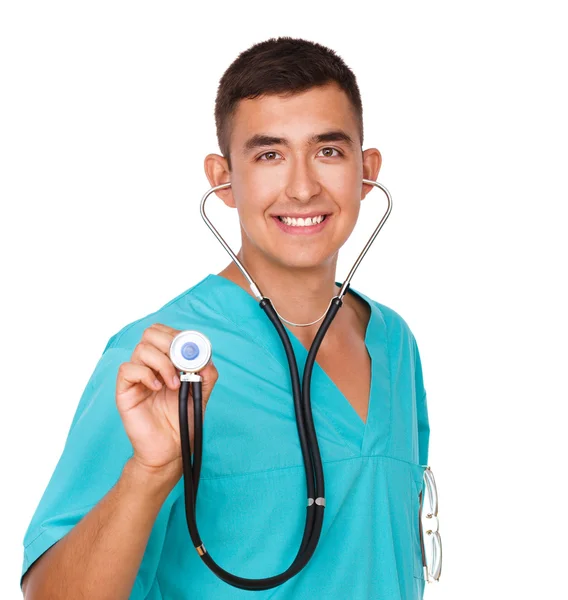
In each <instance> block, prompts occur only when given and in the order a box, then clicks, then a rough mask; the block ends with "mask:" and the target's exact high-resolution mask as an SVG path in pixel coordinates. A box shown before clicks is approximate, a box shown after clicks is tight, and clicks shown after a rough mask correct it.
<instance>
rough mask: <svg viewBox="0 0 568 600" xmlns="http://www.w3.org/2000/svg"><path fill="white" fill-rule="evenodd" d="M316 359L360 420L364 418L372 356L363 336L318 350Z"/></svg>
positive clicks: (367, 402) (365, 419) (367, 404)
mask: <svg viewBox="0 0 568 600" xmlns="http://www.w3.org/2000/svg"><path fill="white" fill-rule="evenodd" d="M316 362H317V363H318V365H319V366H320V367H321V368H322V369H323V370H324V371H325V373H326V375H327V376H328V377H329V378H330V379H331V380H332V381H333V383H334V384H335V385H336V386H337V387H338V388H339V391H340V392H341V393H342V394H343V396H344V397H345V399H346V400H347V401H348V402H349V404H350V405H351V406H352V408H353V409H354V410H355V412H356V413H357V415H359V417H360V418H361V420H362V421H363V423H366V421H367V412H368V409H369V395H370V388H371V359H370V357H369V353H368V351H367V347H366V345H365V343H364V341H363V340H354V341H352V342H351V343H349V344H347V345H341V346H340V347H339V348H337V347H336V348H335V349H331V350H328V351H321V348H320V351H318V354H317V357H316Z"/></svg>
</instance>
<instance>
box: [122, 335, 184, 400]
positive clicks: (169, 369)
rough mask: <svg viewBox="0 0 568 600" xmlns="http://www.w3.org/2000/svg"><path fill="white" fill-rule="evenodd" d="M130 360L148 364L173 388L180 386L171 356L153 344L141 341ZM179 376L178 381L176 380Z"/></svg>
mask: <svg viewBox="0 0 568 600" xmlns="http://www.w3.org/2000/svg"><path fill="white" fill-rule="evenodd" d="M130 362H132V363H135V364H140V365H147V366H148V367H150V368H151V369H152V370H153V371H154V374H155V375H156V374H160V375H161V376H162V379H163V380H164V383H165V384H166V385H167V386H168V387H169V388H170V389H172V390H177V388H178V387H179V376H178V371H177V369H176V368H175V367H174V365H173V364H172V361H171V360H170V358H169V356H166V355H165V354H164V353H163V352H162V351H161V350H160V349H158V348H156V346H154V345H152V344H148V343H146V342H140V343H139V344H138V345H137V346H136V348H134V352H133V353H132V356H131V358H130ZM174 377H178V382H175V381H174Z"/></svg>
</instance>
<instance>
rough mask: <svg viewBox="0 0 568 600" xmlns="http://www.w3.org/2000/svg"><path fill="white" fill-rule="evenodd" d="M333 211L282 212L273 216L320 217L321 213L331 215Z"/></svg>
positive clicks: (294, 217)
mask: <svg viewBox="0 0 568 600" xmlns="http://www.w3.org/2000/svg"><path fill="white" fill-rule="evenodd" d="M329 214H331V213H327V212H325V211H321V212H311V213H305V214H301V213H280V214H277V215H272V216H273V217H290V218H292V219H309V218H310V217H319V216H320V215H329Z"/></svg>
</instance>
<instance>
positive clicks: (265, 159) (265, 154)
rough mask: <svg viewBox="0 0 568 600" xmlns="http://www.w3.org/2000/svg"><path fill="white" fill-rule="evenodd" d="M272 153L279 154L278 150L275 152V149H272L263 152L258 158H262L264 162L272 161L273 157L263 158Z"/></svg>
mask: <svg viewBox="0 0 568 600" xmlns="http://www.w3.org/2000/svg"><path fill="white" fill-rule="evenodd" d="M270 154H278V152H275V151H274V150H271V151H270V152H265V153H264V154H261V155H260V156H259V157H258V158H257V159H256V160H262V161H264V162H272V159H268V158H262V157H263V156H269V155H270Z"/></svg>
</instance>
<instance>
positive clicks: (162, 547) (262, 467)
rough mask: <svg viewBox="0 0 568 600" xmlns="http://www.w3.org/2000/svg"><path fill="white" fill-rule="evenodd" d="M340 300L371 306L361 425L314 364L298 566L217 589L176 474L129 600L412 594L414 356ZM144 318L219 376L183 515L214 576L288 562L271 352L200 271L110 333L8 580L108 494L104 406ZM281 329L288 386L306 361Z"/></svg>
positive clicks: (110, 456) (280, 424)
mask: <svg viewBox="0 0 568 600" xmlns="http://www.w3.org/2000/svg"><path fill="white" fill-rule="evenodd" d="M348 293H352V294H356V295H358V296H359V297H361V298H362V299H363V300H365V301H366V302H367V303H368V304H369V305H370V308H371V316H370V320H369V323H368V327H367V332H366V337H365V341H366V345H367V349H368V351H369V355H370V357H371V360H372V380H371V393H370V402H369V409H368V417H367V421H366V423H364V422H363V420H362V419H361V418H360V417H359V415H358V414H357V413H356V412H355V409H354V408H353V407H352V406H351V404H350V403H349V402H348V400H347V399H346V398H345V396H344V395H343V394H342V393H341V392H340V391H339V388H338V387H337V386H336V385H335V384H334V383H333V381H332V380H331V379H330V378H329V377H328V376H327V375H326V373H325V371H323V369H321V367H320V366H319V365H318V363H317V362H316V364H315V365H314V370H313V376H312V388H311V403H312V411H313V417H314V424H315V428H316V433H317V436H318V442H319V449H320V453H321V457H322V461H323V467H324V477H325V500H326V508H325V511H324V521H323V529H322V532H321V537H320V540H319V543H318V545H317V547H316V550H315V553H314V554H313V556H312V558H311V560H310V561H309V562H308V564H307V565H306V567H305V568H304V569H303V570H302V571H300V572H299V573H298V574H297V575H295V576H294V577H293V578H292V579H289V580H288V581H287V582H285V583H284V584H282V585H281V586H278V587H276V588H271V589H269V590H264V591H259V592H251V591H250V590H242V589H239V588H236V587H233V586H231V585H229V584H227V583H225V582H224V581H223V580H221V579H219V578H218V577H217V576H216V575H215V574H214V573H213V572H211V571H210V570H209V569H208V568H207V566H206V565H205V564H204V563H203V562H202V559H201V558H200V557H199V555H198V553H197V551H196V549H195V548H194V546H193V544H192V542H191V538H190V536H189V532H188V529H187V523H186V516H185V509H184V497H183V493H184V492H183V478H182V479H181V480H180V481H179V482H178V484H177V485H176V487H175V488H174V489H173V490H172V492H171V493H170V494H169V496H168V498H167V499H166V501H165V502H164V504H163V506H162V509H161V510H160V512H159V514H158V517H157V519H156V521H155V523H154V526H153V529H152V532H151V534H150V538H149V541H148V545H147V547H146V550H145V553H144V557H143V559H142V563H141V566H140V569H139V572H138V575H137V577H136V581H135V584H134V587H133V589H132V594H131V596H130V598H131V599H133V600H139V599H143V598H146V599H149V600H162V599H164V600H166V599H168V600H169V599H180V600H181V599H188V600H194V599H196V598H200V599H202V600H213V599H214V600H224V599H231V600H235V599H236V600H238V599H239V598H247V599H249V600H250V598H252V597H254V598H258V599H259V600H261V599H269V598H270V599H271V600H291V599H294V600H304V599H305V600H308V599H309V600H313V598H341V599H343V598H349V599H351V600H370V599H377V600H379V599H380V600H414V599H422V598H423V593H424V586H425V580H424V574H423V570H422V555H421V546H420V533H419V493H420V491H421V490H422V486H423V472H424V469H425V467H426V465H427V460H428V441H429V433H430V428H429V423H428V414H427V403H426V392H425V389H424V384H423V378H422V369H421V363H420V356H419V353H418V348H417V345H416V341H415V338H414V336H413V334H412V332H411V330H410V328H409V326H408V325H407V323H406V322H405V321H404V319H403V318H402V317H401V316H400V315H399V314H398V313H396V312H395V311H394V310H392V309H390V308H388V307H387V306H384V305H383V304H379V303H378V302H376V301H374V300H371V299H370V298H368V297H367V296H366V295H365V294H362V293H361V292H358V291H356V290H355V289H353V288H349V291H348ZM153 323H163V324H165V325H169V326H171V327H173V328H175V329H179V330H185V329H197V330H199V331H201V332H203V333H204V334H205V335H206V336H207V337H208V338H209V339H210V340H211V343H212V347H213V361H214V364H215V366H216V368H217V370H218V372H219V379H218V381H217V384H216V385H215V388H214V389H213V392H212V394H211V396H210V399H209V402H208V405H207V409H206V412H205V422H204V430H203V464H202V470H201V479H200V484H199V492H198V497H197V509H196V520H197V526H198V529H199V533H200V535H201V539H202V540H203V543H204V545H205V547H206V548H207V551H208V552H209V554H210V555H211V557H212V558H213V560H214V561H215V562H216V563H217V564H219V565H220V566H221V567H223V568H224V569H226V570H228V571H229V572H231V573H233V574H235V575H238V576H240V577H248V578H264V577H270V576H273V575H276V574H280V573H282V572H283V571H285V570H286V569H287V568H288V567H289V566H290V564H291V563H292V561H293V560H294V558H295V556H296V554H297V551H298V549H299V547H300V544H301V540H302V535H303V532H304V525H305V518H306V503H307V488H306V480H305V471H304V464H303V460H302V453H301V448H300V444H299V441H298V432H297V428H296V417H295V412H294V404H293V398H292V387H291V383H290V371H289V368H288V362H287V359H286V354H285V351H284V348H283V346H282V342H281V340H280V337H279V336H278V333H277V332H276V329H275V328H274V326H273V325H272V323H271V322H270V321H269V319H268V317H267V316H266V314H265V313H264V311H263V310H262V309H261V308H260V306H259V304H258V302H257V300H256V299H255V298H254V297H253V296H251V295H249V294H248V293H247V292H246V291H245V290H243V289H242V288H241V287H239V286H238V285H237V284H236V283H233V282H232V281H230V280H228V279H225V278H224V277H221V276H219V275H214V274H210V275H208V276H206V277H205V278H204V279H202V280H201V281H199V282H198V283H197V284H195V285H194V286H193V287H191V288H190V289H188V290H187V291H185V292H184V293H182V294H180V295H179V296H177V297H176V298H174V299H173V300H171V301H170V302H168V303H167V304H166V305H164V306H163V307H162V308H160V309H159V310H158V311H156V312H154V313H151V314H149V315H147V316H145V317H143V318H141V319H138V320H137V321H134V322H132V323H130V324H129V325H127V326H125V327H124V328H123V329H121V330H120V331H119V332H118V333H116V334H115V335H113V336H112V337H111V338H110V339H109V341H108V343H107V346H106V348H105V349H104V351H103V354H102V356H101V358H100V359H99V362H98V363H97V365H96V368H95V370H94V372H93V374H92V375H91V377H90V379H89V381H88V383H87V385H86V387H85V389H84V392H83V394H82V396H81V399H80V401H79V405H78V407H77V411H76V413H75V415H74V418H73V420H72V423H71V427H70V430H69V433H68V437H67V441H66V443H65V447H64V449H63V452H62V454H61V457H60V459H59V462H58V463H57V466H56V468H55V471H54V472H53V475H52V477H51V479H50V481H49V484H48V486H47V488H46V489H45V491H44V494H43V496H42V498H41V500H40V502H39V505H38V506H37V508H36V511H35V513H34V515H33V517H32V520H31V522H30V524H29V527H28V529H27V532H26V534H25V537H24V561H23V568H22V577H23V575H24V574H25V572H26V571H27V570H28V569H29V568H30V566H31V565H32V563H33V562H34V561H35V560H36V559H37V558H38V557H39V556H41V554H42V553H44V552H45V551H46V550H47V549H48V548H49V547H50V546H52V545H53V544H55V543H56V542H57V541H58V540H60V539H61V538H62V537H63V536H64V535H65V534H66V533H67V532H68V531H70V530H71V529H72V528H73V526H74V525H75V524H76V523H77V522H78V521H79V520H80V519H81V518H82V517H83V516H85V515H86V514H87V513H88V512H89V510H90V509H91V508H93V507H94V506H95V505H96V504H97V503H98V502H99V501H100V500H101V499H102V498H103V496H104V495H105V494H107V492H108V491H109V490H110V489H111V488H112V487H113V486H114V485H115V484H116V482H117V480H118V479H119V477H120V475H121V472H122V469H123V467H124V465H125V463H126V461H127V460H128V459H129V458H130V457H131V456H132V445H131V443H130V440H129V438H128V437H127V435H126V432H125V430H124V427H123V425H122V421H121V419H120V416H119V413H118V411H117V408H116V400H115V386H116V378H117V373H118V368H119V366H120V364H121V363H123V362H128V361H129V360H130V357H131V355H132V352H133V350H134V348H135V346H136V345H137V344H138V343H139V341H140V339H141V337H142V334H143V332H144V330H145V329H146V328H148V327H149V326H150V325H152V324H153ZM288 334H289V337H290V339H291V342H292V345H293V349H294V352H295V355H296V360H297V362H298V368H299V371H300V380H301V376H302V373H303V370H304V363H305V360H306V357H307V354H308V353H307V350H306V349H305V348H304V347H303V345H302V344H301V343H300V341H299V340H298V339H297V338H296V336H295V335H294V334H293V333H292V332H291V331H290V330H289V329H288Z"/></svg>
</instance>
